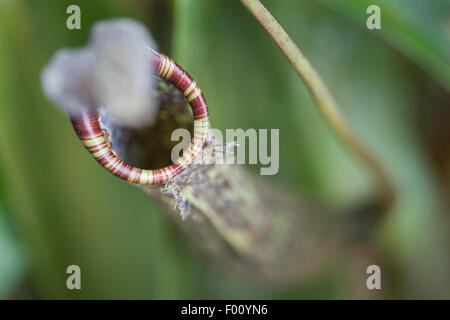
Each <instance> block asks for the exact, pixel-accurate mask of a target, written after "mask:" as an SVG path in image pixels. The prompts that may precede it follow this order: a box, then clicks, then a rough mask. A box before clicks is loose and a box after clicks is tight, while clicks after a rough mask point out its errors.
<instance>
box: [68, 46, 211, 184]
mask: <svg viewBox="0 0 450 320" xmlns="http://www.w3.org/2000/svg"><path fill="white" fill-rule="evenodd" d="M151 54H152V62H153V65H154V68H155V70H157V75H158V76H159V77H161V78H163V79H165V80H168V81H169V82H171V83H172V84H173V85H174V86H175V87H177V88H178V90H180V91H181V92H182V93H183V94H184V96H185V97H186V99H187V100H188V102H189V105H190V106H191V109H192V112H193V114H194V136H193V138H192V141H191V144H190V146H189V148H188V149H187V150H186V151H185V152H184V153H183V156H181V157H180V158H179V159H178V160H177V161H176V162H175V163H173V164H172V165H170V166H168V167H165V168H162V169H156V170H147V169H140V168H137V167H133V166H130V165H128V164H126V163H124V162H123V161H122V160H120V159H119V157H118V156H117V155H116V154H115V152H113V150H112V149H111V147H110V145H109V143H108V141H107V138H106V137H105V135H104V134H103V131H102V129H101V127H100V124H99V122H98V117H99V115H98V113H97V112H83V113H82V114H80V115H77V116H76V117H75V116H72V117H71V121H72V124H73V127H74V129H75V132H76V133H77V135H78V138H79V139H80V140H81V142H82V143H83V144H84V146H85V147H86V149H87V150H88V151H89V152H90V153H91V154H92V156H93V157H94V159H95V160H97V162H98V163H99V164H100V165H101V166H102V167H103V168H105V169H106V170H108V171H109V172H111V173H112V174H114V175H115V176H117V177H119V178H120V179H123V180H125V181H128V182H130V183H136V184H160V183H164V182H167V181H169V180H171V179H173V178H174V177H176V176H177V175H179V174H180V173H181V172H183V171H184V170H185V169H186V168H187V167H189V165H191V164H192V163H193V162H194V159H195V158H197V157H198V156H199V155H200V154H201V151H202V146H203V143H204V142H205V139H206V136H207V133H208V106H207V105H206V101H205V98H204V97H203V94H202V92H201V90H200V88H199V87H198V85H197V83H196V82H195V81H194V80H193V79H192V78H191V76H190V75H189V74H188V73H187V72H186V71H184V70H183V68H181V67H180V66H179V65H178V64H176V63H175V62H174V61H172V59H170V58H168V57H167V56H165V55H163V54H161V53H159V52H156V51H155V50H153V49H152V50H151Z"/></svg>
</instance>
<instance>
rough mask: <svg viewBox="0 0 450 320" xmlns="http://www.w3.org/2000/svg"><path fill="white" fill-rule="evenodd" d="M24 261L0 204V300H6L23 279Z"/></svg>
mask: <svg viewBox="0 0 450 320" xmlns="http://www.w3.org/2000/svg"><path fill="white" fill-rule="evenodd" d="M25 271H26V259H25V255H24V251H23V248H22V247H21V246H20V245H19V244H18V243H17V240H16V239H15V237H13V235H12V232H11V230H10V226H9V223H7V221H6V216H5V210H4V208H3V206H2V205H1V204H0V299H2V298H3V299H4V298H7V297H8V296H9V295H10V294H11V292H12V290H13V289H14V287H15V286H17V284H18V283H19V282H20V280H22V279H23V277H24V274H25Z"/></svg>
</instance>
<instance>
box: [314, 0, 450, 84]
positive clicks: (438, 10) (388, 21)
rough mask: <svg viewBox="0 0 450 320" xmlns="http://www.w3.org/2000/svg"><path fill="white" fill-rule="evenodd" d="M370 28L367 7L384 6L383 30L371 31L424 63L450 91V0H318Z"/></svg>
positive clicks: (421, 64)
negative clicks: (373, 5)
mask: <svg viewBox="0 0 450 320" xmlns="http://www.w3.org/2000/svg"><path fill="white" fill-rule="evenodd" d="M316 1H318V2H320V3H322V4H324V5H325V6H327V7H329V8H332V9H333V10H335V11H336V12H339V13H341V14H343V15H344V16H346V17H347V18H348V19H350V20H352V21H353V22H355V23H356V24H357V25H358V26H359V27H360V28H362V29H366V19H367V17H368V16H369V15H368V14H366V9H367V7H368V6H370V5H372V4H376V5H378V6H379V7H380V9H381V21H382V28H381V30H375V31H369V30H367V29H366V30H367V31H368V32H369V33H370V34H373V35H376V36H379V37H381V38H382V39H384V40H386V41H387V42H388V43H390V44H391V45H392V46H393V47H395V48H397V49H398V50H399V51H401V52H402V53H404V54H405V55H406V56H408V57H409V58H410V59H411V60H413V61H414V62H415V63H417V64H418V65H420V66H421V67H422V68H423V70H424V71H425V72H428V73H429V74H431V75H432V76H433V77H434V78H435V79H436V80H438V81H439V82H440V83H441V84H442V85H443V86H444V87H445V88H446V89H447V90H449V91H450V1H448V0H433V1H425V0H378V1H371V0H316Z"/></svg>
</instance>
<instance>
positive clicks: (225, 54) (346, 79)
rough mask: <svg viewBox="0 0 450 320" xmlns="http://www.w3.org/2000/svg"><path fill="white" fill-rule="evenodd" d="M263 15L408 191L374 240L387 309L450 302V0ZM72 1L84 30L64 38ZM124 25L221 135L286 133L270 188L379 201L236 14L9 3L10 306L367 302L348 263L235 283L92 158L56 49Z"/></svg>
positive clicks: (304, 3) (3, 54)
mask: <svg viewBox="0 0 450 320" xmlns="http://www.w3.org/2000/svg"><path fill="white" fill-rule="evenodd" d="M263 3H264V4H265V5H266V6H267V8H268V9H269V10H270V11H271V12H272V13H273V15H274V16H275V17H276V18H277V19H278V20H279V22H280V23H281V24H282V25H283V26H284V27H285V29H286V31H287V32H288V33H289V34H290V35H291V37H292V38H293V40H294V41H295V42H296V43H297V44H298V45H299V46H300V48H301V49H302V50H303V51H304V53H305V55H306V56H307V57H308V58H309V59H310V60H311V62H312V64H313V65H314V66H315V67H316V68H317V70H318V71H319V73H320V74H321V75H322V76H323V78H324V79H325V81H326V83H327V84H328V85H329V87H330V90H331V91H332V93H333V94H334V95H335V97H336V99H337V101H338V102H339V104H340V106H341V107H342V108H343V112H344V113H345V115H346V117H347V118H348V120H349V122H350V123H351V126H352V127H353V128H354V129H355V131H356V132H357V133H358V135H360V136H361V137H362V139H363V141H364V142H365V143H366V144H367V145H368V146H369V147H370V148H371V149H373V150H374V152H375V154H376V155H377V156H378V157H379V158H380V159H381V160H382V162H383V164H384V165H385V166H386V167H387V168H388V171H389V173H390V174H391V175H392V177H393V179H394V180H395V183H396V185H397V188H398V190H399V197H398V201H397V203H396V205H395V207H394V208H393V210H392V211H391V212H389V214H388V215H387V218H386V220H385V221H384V222H383V225H382V227H381V228H380V229H379V230H378V231H377V233H376V236H375V238H374V239H373V245H374V248H375V249H376V250H377V251H378V252H380V254H381V255H382V257H383V261H384V264H383V265H382V266H381V268H382V270H385V271H386V274H387V275H386V280H382V281H386V282H388V281H389V283H387V286H386V287H388V288H389V290H387V289H386V292H385V294H384V296H385V297H389V298H450V258H449V251H450V250H449V249H450V236H449V229H450V222H449V218H450V214H449V212H450V211H449V205H450V201H449V199H450V95H449V89H450V1H447V0H433V1H430V0H376V1H374V0H372V1H366V0H272V1H269V0H268V1H263ZM71 4H77V5H79V6H80V8H81V23H82V29H81V30H68V29H67V28H66V18H67V17H68V15H67V14H66V8H67V7H68V6H69V5H71ZM370 4H378V5H379V6H380V7H381V13H382V29H381V30H374V31H369V30H368V29H367V28H366V19H367V17H368V15H367V14H366V8H367V7H368V6H369V5H370ZM113 17H132V18H135V19H137V20H139V21H141V22H143V23H144V24H146V25H147V26H148V28H149V30H150V31H151V33H152V35H153V36H154V38H155V39H156V41H157V43H158V46H159V49H160V51H161V52H164V53H166V54H168V55H170V56H171V57H172V58H174V59H175V60H176V61H177V62H178V63H179V64H180V65H182V66H183V67H184V68H185V69H186V70H188V72H189V73H190V74H191V75H192V76H193V77H195V79H196V80H197V82H198V83H199V84H200V86H201V88H202V91H203V92H204V93H205V96H206V99H207V100H208V105H209V108H210V114H211V122H212V126H213V127H216V128H220V129H224V128H279V129H280V171H279V174H278V175H276V176H273V177H268V178H267V179H271V180H273V181H276V182H279V183H282V184H284V185H285V186H286V187H287V188H290V189H292V190H295V191H296V192H298V193H299V194H303V195H306V196H307V197H309V198H310V199H314V200H315V201H318V202H320V203H322V204H324V205H326V206H327V207H330V208H333V207H335V208H342V207H345V206H349V205H351V204H355V203H359V202H360V201H361V199H364V198H366V197H367V196H368V195H370V194H372V193H373V192H374V190H373V181H372V180H371V179H370V176H369V175H368V172H367V171H366V170H365V169H364V167H363V166H362V165H361V164H360V163H359V162H358V161H356V160H355V159H354V158H353V157H352V156H351V155H350V154H349V153H348V152H347V150H346V148H345V147H343V146H342V145H341V144H340V143H339V141H337V139H336V138H335V137H334V136H333V135H332V133H331V132H330V130H329V129H328V128H327V127H326V126H325V125H324V123H323V121H322V119H321V117H320V115H319V114H318V112H317V111H316V109H315V106H314V104H313V102H312V100H311V98H310V96H309V94H308V92H307V91H306V89H305V87H304V85H303V83H302V82H301V80H300V79H299V78H298V76H297V75H296V74H295V72H294V71H293V70H292V69H291V67H290V65H289V64H288V62H287V61H286V60H285V58H284V57H283V55H282V54H281V53H280V52H279V50H278V48H277V47H276V46H275V45H274V44H273V43H272V41H271V39H270V38H269V37H268V36H267V35H266V34H265V32H264V31H263V29H262V28H261V27H260V26H259V25H258V24H257V23H256V22H255V21H254V19H253V17H251V16H250V14H249V13H248V12H246V10H245V9H244V8H243V6H242V5H241V4H240V2H239V1H237V0H215V1H211V0H175V1H165V0H153V1H152V0H149V1H144V0H133V1H125V0H123V1H119V0H113V1H106V0H103V1H75V0H72V1H66V0H64V1H50V0H48V1H31V0H30V1H19V0H17V1H15V0H0V298H5V299H14V298H42V299H54V298H59V299H78V298H88V299H92V298H99V299H109V298H114V299H119V298H123V299H131V298H139V299H143V298H145V299H185V298H294V299H297V298H351V297H359V296H358V295H356V296H355V294H354V292H352V288H351V284H350V281H348V278H349V274H348V273H349V271H348V270H347V269H346V268H342V265H341V264H336V265H330V266H328V268H327V272H326V273H325V274H322V275H321V276H320V277H318V278H314V279H311V281H307V282H306V283H298V284H293V285H292V286H290V287H289V288H285V287H281V286H279V287H276V286H270V287H269V286H265V285H264V284H251V283H246V282H245V281H243V280H242V279H238V278H234V277H232V276H229V275H223V274H221V273H220V272H219V271H217V270H215V269H214V267H212V266H210V265H208V264H207V263H205V261H204V260H203V259H201V258H199V257H198V256H197V255H196V254H195V253H194V252H192V250H191V249H190V247H189V246H187V245H186V243H185V241H184V238H183V235H182V234H180V233H179V231H178V230H177V228H176V227H175V226H174V225H173V224H172V223H171V222H170V220H169V219H168V217H167V216H166V213H165V212H163V211H162V210H161V209H159V207H158V206H157V204H156V203H153V202H152V201H150V200H149V199H148V198H147V197H146V196H145V195H144V194H143V193H142V192H141V191H140V190H138V189H137V188H135V187H133V186H131V185H128V184H126V183H123V182H122V181H120V180H119V179H116V178H114V177H113V176H111V175H110V174H109V173H107V172H106V171H104V170H103V169H101V168H100V167H99V166H98V164H97V163H96V162H95V161H93V160H92V159H91V157H90V156H89V155H88V153H87V152H86V151H85V150H84V149H83V148H82V146H81V144H80V142H79V141H78V140H77V139H76V137H75V135H74V132H73V129H72V127H71V124H70V122H69V120H68V118H67V116H66V115H64V114H63V113H62V112H60V110H58V109H57V108H55V107H54V106H53V105H52V104H51V103H50V102H49V101H48V100H47V99H46V98H45V97H44V95H43V93H42V90H41V84H40V72H41V70H42V68H43V67H44V65H45V64H46V63H47V62H48V60H49V58H50V57H51V55H52V54H53V53H54V52H55V51H56V50H57V49H60V48H61V47H75V46H81V45H84V44H85V43H86V41H87V39H88V33H89V29H90V27H91V25H92V24H93V23H94V22H96V21H98V20H101V19H107V18H113ZM249 170H253V171H255V172H256V168H253V167H252V168H249ZM71 264H76V265H79V266H80V267H81V270H82V290H80V291H78V290H73V291H69V290H68V289H67V288H66V278H67V276H68V275H67V274H66V268H67V266H68V265H71ZM354 272H356V271H354ZM383 272H384V271H383ZM384 274H385V273H383V275H384ZM383 279H384V278H383ZM383 283H385V282H383Z"/></svg>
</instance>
